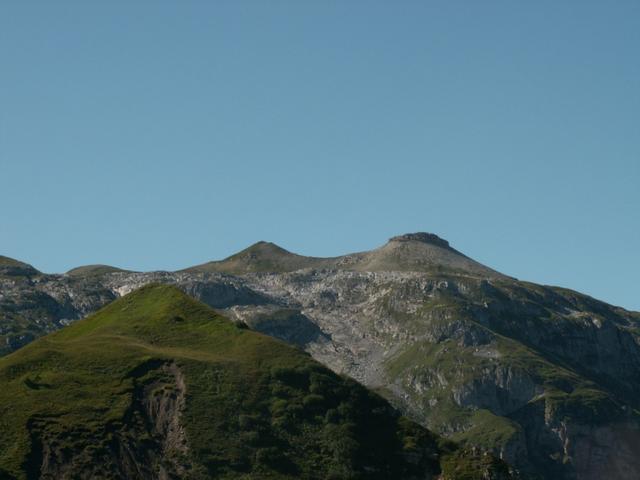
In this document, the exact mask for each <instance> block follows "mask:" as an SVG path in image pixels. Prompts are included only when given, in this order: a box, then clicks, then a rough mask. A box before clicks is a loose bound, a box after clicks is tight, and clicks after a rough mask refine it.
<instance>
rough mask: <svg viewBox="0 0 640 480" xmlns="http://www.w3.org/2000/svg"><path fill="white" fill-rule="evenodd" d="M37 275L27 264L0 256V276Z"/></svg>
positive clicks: (36, 271) (37, 272)
mask: <svg viewBox="0 0 640 480" xmlns="http://www.w3.org/2000/svg"><path fill="white" fill-rule="evenodd" d="M39 273H40V272H39V271H38V270H36V269H35V268H33V267H32V266H31V265H29V264H28V263H24V262H21V261H19V260H15V259H13V258H10V257H5V256H4V255H0V275H38V274H39Z"/></svg>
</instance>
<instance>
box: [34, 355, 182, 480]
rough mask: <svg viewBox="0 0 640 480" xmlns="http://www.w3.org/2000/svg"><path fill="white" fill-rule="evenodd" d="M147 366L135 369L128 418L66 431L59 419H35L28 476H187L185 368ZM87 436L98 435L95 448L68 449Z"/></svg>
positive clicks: (173, 479)
mask: <svg viewBox="0 0 640 480" xmlns="http://www.w3.org/2000/svg"><path fill="white" fill-rule="evenodd" d="M143 367H144V368H141V369H138V370H137V371H136V372H135V375H136V377H138V380H137V382H136V386H135V389H134V392H133V395H132V398H131V405H130V406H129V409H128V411H127V413H126V415H125V420H124V421H123V422H120V423H112V424H108V425H107V426H106V431H98V432H91V433H90V432H89V431H88V430H87V431H84V432H82V431H81V432H78V431H67V430H66V427H65V425H64V424H62V423H59V421H58V419H57V418H51V417H35V418H33V419H32V420H31V421H30V422H29V425H28V429H29V432H30V438H31V452H30V454H29V459H28V462H27V464H28V465H27V470H28V472H27V474H28V478H41V479H52V480H53V479H55V480H58V479H60V480H65V479H93V478H139V479H141V480H156V479H159V480H177V479H180V478H185V474H186V473H187V472H188V470H189V468H190V462H189V460H188V458H189V448H188V445H187V439H186V435H185V431H184V427H183V425H182V424H181V421H180V416H181V413H182V411H183V410H184V407H185V395H186V387H185V383H184V378H183V375H182V372H181V371H180V369H179V368H178V367H177V365H176V364H175V363H172V362H171V363H165V364H159V363H158V362H157V361H152V362H149V363H148V364H147V365H144V366H143ZM143 377H144V378H151V380H146V381H145V380H143ZM83 435H94V436H95V441H94V442H93V445H92V447H91V448H88V449H74V448H70V447H69V445H70V444H72V443H73V442H74V439H75V438H76V437H78V439H80V438H81V437H82V436H83ZM141 439H144V441H141ZM105 440H106V441H105Z"/></svg>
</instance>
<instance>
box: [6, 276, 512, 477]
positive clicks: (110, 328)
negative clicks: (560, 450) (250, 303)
mask: <svg viewBox="0 0 640 480" xmlns="http://www.w3.org/2000/svg"><path fill="white" fill-rule="evenodd" d="M0 424H1V427H2V428H0V477H1V478H15V479H31V478H43V479H47V478H52V479H53V478H55V479H71V478H74V479H84V478H86V479H89V478H91V479H94V478H105V479H107V478H108V479H113V478H138V479H156V478H160V479H178V478H180V479H205V478H221V479H224V478H229V479H232V478H233V479H237V478H246V479H263V478H264V479H266V478H269V479H294V478H296V479H297V478H303V479H328V478H335V479H349V478H354V479H355V478H362V479H388V478H398V479H412V478H415V479H418V478H419V479H425V478H427V479H428V478H435V477H436V476H438V478H442V479H446V478H469V479H471V478H474V479H480V478H483V479H484V478H495V479H500V478H510V475H509V473H508V469H507V467H506V465H505V464H504V463H503V462H500V461H499V460H497V459H495V458H493V457H490V456H489V457H488V456H483V455H478V454H473V452H471V451H463V450H460V449H458V448H457V447H456V446H455V445H453V444H451V443H450V442H443V441H441V440H440V439H438V438H437V437H436V436H435V435H433V434H432V433H430V432H429V431H427V430H426V429H424V428H422V427H420V426H418V425H417V424H415V423H413V422H411V421H410V420H408V419H406V418H404V417H402V416H400V415H399V414H397V413H396V411H395V410H394V409H393V408H392V407H391V406H390V405H389V404H388V403H387V402H386V401H384V400H383V399H382V398H381V397H379V396H378V395H376V394H374V393H371V392H369V391H367V390H366V389H365V388H363V387H362V386H360V385H359V384H357V383H355V382H354V381H352V380H349V379H346V378H344V377H340V376H338V375H336V374H334V373H333V372H331V371H330V370H328V369H326V368H325V367H322V366H321V365H320V364H318V363H317V362H315V361H314V360H312V359H311V358H310V357H309V356H308V355H306V354H304V353H303V352H302V351H300V350H298V349H296V348H293V347H290V346H288V345H286V344H285V343H283V342H280V341H278V340H274V339H272V338H270V337H268V336H265V335H262V334H259V333H256V332H252V331H250V330H246V329H241V328H239V327H237V326H236V325H234V324H233V323H232V322H230V321H228V320H226V319H225V318H223V317H221V316H220V315H218V314H216V313H215V312H214V311H213V310H211V309H210V308H209V307H207V306H205V305H204V304H202V303H200V302H197V301H195V300H193V299H191V298H190V297H188V296H187V295H185V294H184V293H182V292H181V291H180V290H178V289H177V288H175V287H172V286H166V285H159V284H151V285H147V286H145V287H143V288H141V289H139V290H137V291H135V292H133V293H131V294H129V295H127V296H125V297H123V298H121V299H119V300H117V301H115V302H112V303H111V304H110V305H108V306H107V307H105V308H103V309H101V310H100V311H99V312H97V313H96V314H94V315H91V316H90V317H88V318H86V319H84V320H81V321H79V322H77V323H75V324H73V325H71V326H69V327H66V328H64V329H62V330H60V331H58V332H56V333H53V334H50V335H47V336H45V337H43V338H41V339H39V340H36V341H34V342H33V343H31V344H30V345H28V346H26V347H24V348H22V349H21V350H19V351H17V352H15V353H13V354H12V355H9V356H7V357H4V358H2V359H0Z"/></svg>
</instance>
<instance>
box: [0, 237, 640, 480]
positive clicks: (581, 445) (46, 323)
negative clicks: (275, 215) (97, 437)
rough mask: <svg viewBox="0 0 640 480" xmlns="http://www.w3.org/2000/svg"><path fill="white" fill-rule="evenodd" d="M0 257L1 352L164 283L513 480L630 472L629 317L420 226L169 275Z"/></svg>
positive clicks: (639, 388) (638, 407)
mask: <svg viewBox="0 0 640 480" xmlns="http://www.w3.org/2000/svg"><path fill="white" fill-rule="evenodd" d="M6 258H7V257H2V259H0V315H1V316H2V317H1V321H0V342H2V343H1V347H0V348H2V352H3V353H5V354H7V353H10V352H11V351H13V350H16V349H18V348H20V347H22V346H23V345H26V344H28V343H29V342H31V341H33V340H34V339H36V338H37V337H40V336H42V335H44V334H47V333H49V332H52V331H54V330H57V329H59V328H61V327H64V326H66V325H68V324H70V323H73V322H75V321H76V320H78V319H80V318H83V317H85V316H87V315H89V314H91V313H92V312H94V311H97V310H98V309H100V308H101V307H103V306H104V305H106V304H108V303H110V302H112V301H114V300H116V299H117V298H119V297H121V296H123V295H125V294H127V293H129V292H132V291H133V290H136V289H138V288H140V287H142V286H144V285H146V284H149V283H165V284H171V285H175V286H177V287H179V288H180V289H181V290H182V291H183V292H185V293H187V294H188V295H190V296H191V297H194V298H196V299H198V300H200V301H202V302H204V303H206V304H208V305H209V306H211V307H213V308H214V309H216V310H217V311H218V312H219V313H220V314H222V315H224V316H226V317H228V318H230V319H232V320H233V321H235V322H236V323H237V324H238V325H239V326H241V327H244V328H248V329H251V330H255V331H258V332H261V333H265V334H267V335H270V336H273V337H276V338H279V339H281V340H284V341H285V342H288V343H290V344H292V345H294V346H297V347H299V348H300V349H304V350H305V351H307V352H308V353H309V354H311V356H312V357H313V358H314V359H315V360H317V361H319V362H320V363H322V364H324V365H325V366H327V367H329V368H330V369H331V370H333V371H334V372H337V373H340V374H345V375H347V376H349V377H351V378H353V379H355V380H357V381H358V382H360V383H361V384H363V385H365V386H367V387H369V388H371V389H373V390H375V391H376V392H378V393H379V394H380V395H382V396H383V397H385V398H386V399H387V400H388V401H389V402H390V403H391V404H393V405H394V406H396V407H397V408H398V409H400V410H401V411H402V412H403V413H404V414H405V415H406V416H407V417H409V418H411V419H412V420H414V421H416V422H418V423H419V424H421V425H423V426H425V427H427V428H429V429H430V430H432V431H434V432H436V433H438V434H439V435H442V436H444V437H446V438H448V439H450V440H452V441H454V442H456V443H457V444H461V445H464V447H465V448H469V449H472V450H473V451H486V452H491V453H492V454H493V455H495V456H497V457H501V458H502V459H504V460H506V461H507V462H508V463H510V464H511V465H513V466H515V467H516V468H517V470H518V471H519V472H520V473H521V474H522V475H523V476H526V477H529V478H545V479H546V478H549V479H567V480H568V479H571V480H574V479H575V480H591V479H594V480H595V479H602V478H607V479H614V480H615V479H621V480H626V479H629V480H630V479H636V478H640V413H639V411H640V400H639V399H640V313H638V312H630V311H627V310H624V309H622V308H619V307H615V306H612V305H609V304H606V303H604V302H600V301H598V300H596V299H593V298H591V297H589V296H586V295H583V294H580V293H578V292H575V291H572V290H568V289H565V288H559V287H550V286H543V285H536V284H533V283H529V282H524V281H520V280H517V279H515V278H513V277H510V276H508V275H505V274H503V273H500V272H497V271H495V270H493V269H491V268H489V267H487V266H485V265H482V264H480V263H478V262H476V261H474V260H473V259H471V258H469V257H467V256H465V255H464V254H462V253H461V252H459V251H457V250H455V249H454V248H453V247H452V246H450V245H449V242H447V241H446V240H444V239H442V238H440V237H438V236H436V235H434V234H428V233H413V234H405V235H400V236H397V237H393V238H392V239H391V240H389V242H387V243H386V244H384V245H382V246H381V247H379V248H377V249H374V250H371V251H367V252H358V253H353V254H348V255H344V256H340V257H334V258H318V257H305V256H300V255H296V254H294V253H291V252H289V251H287V250H285V249H283V248H281V247H278V246H277V245H274V244H272V243H267V242H259V243H257V244H255V245H253V246H251V247H249V248H247V249H245V250H243V251H241V252H239V253H237V254H235V255H232V256H231V257H228V258H226V259H223V260H218V261H213V262H208V263H205V264H202V265H198V266H195V267H191V268H187V269H184V270H181V271H178V272H128V271H121V270H119V269H111V268H106V267H104V266H100V268H95V267H94V268H88V267H86V268H84V269H83V268H80V269H75V270H74V271H72V272H69V273H68V274H63V275H51V274H44V273H41V272H38V271H37V270H35V269H34V268H33V267H30V266H29V265H27V264H24V263H22V262H17V261H15V260H11V259H7V260H5V259H6ZM12 357H13V355H11V356H10V357H8V358H12Z"/></svg>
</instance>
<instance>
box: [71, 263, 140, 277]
mask: <svg viewBox="0 0 640 480" xmlns="http://www.w3.org/2000/svg"><path fill="white" fill-rule="evenodd" d="M108 273H131V270H124V269H122V268H118V267H112V266H111V265H101V264H96V265H83V266H82V267H76V268H72V269H71V270H69V271H68V272H67V273H66V275H69V276H72V277H92V276H97V275H105V274H108Z"/></svg>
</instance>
